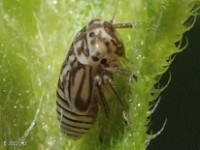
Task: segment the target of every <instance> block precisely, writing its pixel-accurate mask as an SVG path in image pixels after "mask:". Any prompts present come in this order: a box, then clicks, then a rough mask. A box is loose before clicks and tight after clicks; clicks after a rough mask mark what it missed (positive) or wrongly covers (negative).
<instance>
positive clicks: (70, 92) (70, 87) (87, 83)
mask: <svg viewBox="0 0 200 150" xmlns="http://www.w3.org/2000/svg"><path fill="white" fill-rule="evenodd" d="M93 72H94V71H93V68H92V67H91V66H86V65H82V64H81V63H79V62H78V61H76V57H75V56H74V55H73V54H72V55H70V56H69V58H68V60H67V63H66V64H64V65H63V67H62V70H61V75H60V78H59V81H58V89H57V114H58V116H57V117H58V120H59V121H60V127H61V130H62V131H63V132H64V133H65V134H67V135H68V136H70V137H72V138H80V137H81V136H82V135H83V134H85V133H87V132H88V131H89V129H90V128H91V127H92V125H93V123H94V121H95V119H96V116H97V112H98V101H97V99H96V97H95V95H96V94H95V90H94V88H93Z"/></svg>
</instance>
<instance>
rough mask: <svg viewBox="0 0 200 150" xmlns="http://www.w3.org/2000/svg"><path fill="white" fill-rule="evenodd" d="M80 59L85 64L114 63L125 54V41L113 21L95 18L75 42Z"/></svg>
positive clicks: (76, 52)
mask: <svg viewBox="0 0 200 150" xmlns="http://www.w3.org/2000/svg"><path fill="white" fill-rule="evenodd" d="M73 46H74V52H75V55H76V57H77V59H78V61H79V62H80V63H82V64H84V65H89V66H99V65H100V64H109V65H111V64H114V63H116V62H117V61H118V58H119V57H122V56H123V55H124V45H123V42H122V40H121V38H120V36H119V34H118V33H117V31H116V30H115V28H114V27H113V26H112V23H110V22H107V21H100V20H99V19H93V20H91V21H90V23H89V24H88V25H87V26H86V27H85V28H83V29H82V30H81V31H80V33H79V35H78V36H77V37H76V39H75V42H74V43H73Z"/></svg>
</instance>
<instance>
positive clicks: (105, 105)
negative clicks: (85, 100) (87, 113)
mask: <svg viewBox="0 0 200 150" xmlns="http://www.w3.org/2000/svg"><path fill="white" fill-rule="evenodd" d="M96 87H97V91H98V93H99V96H100V105H101V108H102V111H103V115H104V121H103V127H102V129H101V132H100V135H99V140H100V142H103V136H104V135H105V132H106V129H107V126H108V122H109V118H110V110H109V106H108V103H107V100H106V97H105V95H104V93H103V90H102V88H101V85H99V84H98V83H96Z"/></svg>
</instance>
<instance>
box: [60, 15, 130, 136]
mask: <svg viewBox="0 0 200 150" xmlns="http://www.w3.org/2000/svg"><path fill="white" fill-rule="evenodd" d="M132 27H133V25H132V24H131V23H119V24H113V23H112V21H110V22H109V21H102V20H100V19H93V20H91V21H90V22H89V24H88V25H87V26H85V27H83V28H82V30H80V32H79V33H78V35H77V36H76V37H75V40H74V42H73V43H72V44H71V48H70V50H69V52H68V55H67V57H66V59H65V60H64V63H63V65H62V67H61V71H60V77H59V81H58V88H57V101H56V103H57V118H58V120H59V122H60V128H61V130H62V132H63V133H65V134H67V135H68V136H69V137H72V138H74V139H79V138H80V137H82V136H83V135H84V134H86V133H87V132H88V131H89V130H90V129H91V128H92V125H93V123H94V122H95V120H96V117H97V114H98V110H99V107H101V108H102V110H103V112H105V116H106V117H107V118H109V108H108V104H107V101H106V98H105V95H104V92H103V90H102V87H104V86H108V87H110V88H111V89H112V90H113V92H114V93H116V92H115V90H114V88H113V87H112V84H111V82H112V80H113V75H114V73H115V72H117V70H118V66H119V62H120V58H122V57H124V55H125V54H124V53H125V52H124V44H123V41H122V39H121V37H120V36H119V34H118V32H117V31H116V29H118V28H132ZM116 94H117V93H116Z"/></svg>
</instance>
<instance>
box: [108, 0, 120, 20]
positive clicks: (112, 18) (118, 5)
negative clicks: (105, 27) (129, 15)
mask: <svg viewBox="0 0 200 150" xmlns="http://www.w3.org/2000/svg"><path fill="white" fill-rule="evenodd" d="M118 6H119V0H118V1H117V4H116V7H115V11H114V14H113V16H112V19H111V21H110V22H111V23H113V20H114V18H115V15H116V12H117V9H118Z"/></svg>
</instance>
